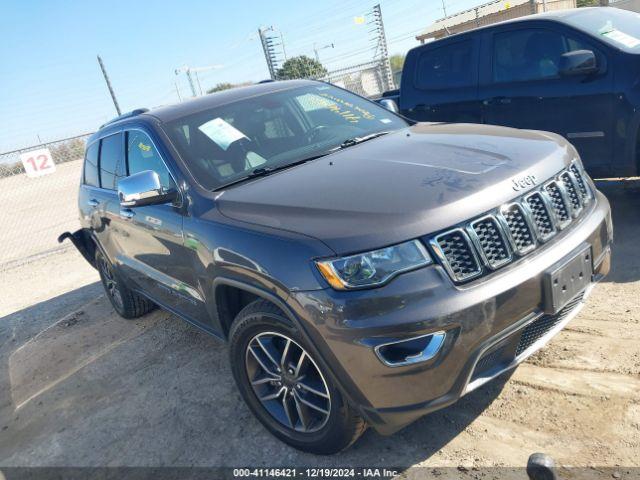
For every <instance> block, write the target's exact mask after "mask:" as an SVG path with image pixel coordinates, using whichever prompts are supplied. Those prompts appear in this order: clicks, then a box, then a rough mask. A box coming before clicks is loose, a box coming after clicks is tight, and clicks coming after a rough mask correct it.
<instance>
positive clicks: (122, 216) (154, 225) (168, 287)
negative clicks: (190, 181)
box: [112, 129, 203, 320]
mask: <svg viewBox="0 0 640 480" xmlns="http://www.w3.org/2000/svg"><path fill="white" fill-rule="evenodd" d="M124 142H125V147H124V153H125V157H126V165H127V174H128V175H133V174H135V173H139V172H142V171H145V170H153V171H155V172H156V173H157V174H158V176H159V177H160V182H161V184H162V186H163V188H165V189H177V185H176V182H175V180H174V177H173V176H172V174H171V173H170V171H169V169H168V168H167V166H166V164H165V162H164V161H163V159H162V157H161V156H160V153H159V152H158V150H157V148H156V146H155V144H154V142H153V141H152V139H151V137H150V135H149V134H148V133H147V132H145V131H143V130H137V129H135V130H134V129H132V130H129V131H126V132H124ZM179 198H180V196H179ZM180 201H181V200H180V199H179V200H177V201H176V202H174V203H167V204H161V205H147V206H143V207H134V208H124V207H120V205H119V204H118V215H117V216H116V217H115V219H114V220H113V221H112V223H114V224H115V226H116V228H114V229H113V230H114V231H115V232H116V233H114V234H112V235H113V236H114V237H115V241H117V243H118V244H119V251H120V256H119V258H118V262H119V264H120V265H121V267H122V269H123V271H124V272H125V274H126V276H127V277H128V278H129V279H131V280H132V281H133V282H134V283H135V284H136V285H137V287H138V288H139V289H140V290H142V291H143V292H145V293H147V294H148V295H149V296H150V297H151V298H152V299H155V300H157V301H158V302H161V303H162V304H164V305H165V306H166V307H169V308H173V309H175V310H176V311H177V312H178V313H180V314H182V315H184V316H186V317H188V318H191V319H196V320H197V319H198V314H199V313H201V312H202V309H203V305H202V296H201V295H200V294H199V292H198V291H197V290H196V289H195V288H194V287H193V285H190V284H188V283H186V281H185V280H187V279H188V278H189V276H188V266H189V257H188V256H186V252H185V247H184V244H183V234H182V223H183V215H182V211H181V208H180Z"/></svg>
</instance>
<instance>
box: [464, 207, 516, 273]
mask: <svg viewBox="0 0 640 480" xmlns="http://www.w3.org/2000/svg"><path fill="white" fill-rule="evenodd" d="M471 238H472V239H473V240H475V241H476V245H477V246H478V247H479V251H480V255H481V256H482V258H483V260H484V261H485V262H486V263H487V265H489V266H490V267H491V268H498V267H500V266H501V265H504V264H505V263H507V262H508V261H509V260H511V253H510V252H509V246H508V245H507V240H506V237H505V235H504V233H503V232H502V229H501V228H500V225H499V224H498V221H497V220H496V218H495V217H493V216H486V217H484V218H481V219H480V220H476V221H474V222H471Z"/></svg>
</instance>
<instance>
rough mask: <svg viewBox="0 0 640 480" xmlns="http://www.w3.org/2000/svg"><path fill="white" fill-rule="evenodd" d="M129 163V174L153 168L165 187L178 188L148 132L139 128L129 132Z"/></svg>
mask: <svg viewBox="0 0 640 480" xmlns="http://www.w3.org/2000/svg"><path fill="white" fill-rule="evenodd" d="M127 163H128V165H129V175H133V174H135V173H140V172H144V171H145V170H153V171H154V172H156V173H157V174H158V176H159V177H160V184H161V185H162V186H163V187H164V188H166V189H172V188H176V185H175V183H174V181H173V179H172V178H171V175H170V174H169V171H168V170H167V167H166V166H165V164H164V162H163V161H162V158H160V154H159V153H158V152H157V151H156V148H155V146H154V145H153V142H152V141H151V139H150V138H149V136H148V135H147V134H146V133H144V132H141V131H139V130H131V131H129V132H127Z"/></svg>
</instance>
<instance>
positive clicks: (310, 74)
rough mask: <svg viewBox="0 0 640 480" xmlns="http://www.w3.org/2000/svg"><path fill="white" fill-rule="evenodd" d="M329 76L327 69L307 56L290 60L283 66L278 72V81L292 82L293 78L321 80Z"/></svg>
mask: <svg viewBox="0 0 640 480" xmlns="http://www.w3.org/2000/svg"><path fill="white" fill-rule="evenodd" d="M326 74H327V69H326V68H324V67H323V66H322V64H321V63H320V62H319V61H317V60H314V59H313V58H309V57H307V56H306V55H299V56H297V57H293V58H290V59H289V60H287V61H286V62H284V63H283V64H282V68H279V69H278V71H277V72H276V76H277V77H278V80H291V79H293V78H319V77H323V76H325V75H326Z"/></svg>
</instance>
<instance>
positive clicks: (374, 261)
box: [316, 240, 432, 290]
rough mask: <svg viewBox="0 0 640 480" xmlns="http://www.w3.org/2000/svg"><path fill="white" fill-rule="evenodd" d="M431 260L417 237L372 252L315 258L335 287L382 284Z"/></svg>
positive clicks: (349, 287) (341, 288) (347, 287)
mask: <svg viewBox="0 0 640 480" xmlns="http://www.w3.org/2000/svg"><path fill="white" fill-rule="evenodd" d="M430 263H432V260H431V257H430V256H429V253H428V252H427V250H426V249H425V248H424V246H423V245H422V244H421V243H420V242H419V241H418V240H413V241H411V242H406V243H401V244H399V245H394V246H392V247H387V248H381V249H380V250H374V251H372V252H367V253H360V254H358V255H351V256H348V257H342V258H337V259H334V260H323V261H318V262H316V265H317V266H318V270H320V273H322V276H323V277H324V278H325V279H326V280H327V282H329V284H330V285H331V286H332V287H333V288H335V289H337V290H348V289H354V288H366V287H373V286H376V285H381V284H383V283H385V282H387V281H389V280H390V279H392V278H393V277H395V276H396V275H398V274H400V273H402V272H406V271H408V270H414V269H416V268H420V267H424V266H425V265H429V264H430Z"/></svg>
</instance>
